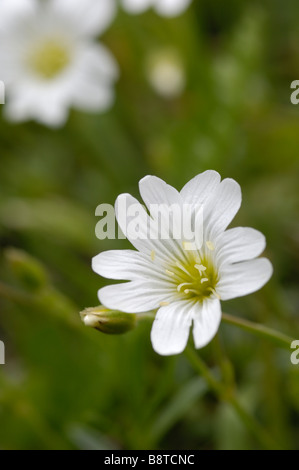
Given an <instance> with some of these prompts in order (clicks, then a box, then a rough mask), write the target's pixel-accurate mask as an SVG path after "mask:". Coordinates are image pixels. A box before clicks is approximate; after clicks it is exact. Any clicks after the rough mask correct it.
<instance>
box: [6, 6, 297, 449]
mask: <svg viewBox="0 0 299 470" xmlns="http://www.w3.org/2000/svg"><path fill="white" fill-rule="evenodd" d="M298 18H299V3H298V1H296V0H286V1H285V2H281V1H278V0H271V1H266V0H265V1H262V2H254V1H249V0H248V1H245V0H243V1H241V0H227V1H226V2H223V1H221V0H217V1H215V0H214V1H212V2H211V1H210V0H194V1H193V4H192V7H191V8H190V9H189V10H188V11H187V12H186V13H185V14H184V15H182V16H180V17H179V18H176V19H165V18H164V19H163V18H161V17H159V16H158V15H156V14H154V13H153V12H150V11H149V12H147V13H146V14H144V15H140V16H130V15H127V14H125V13H124V12H122V11H120V12H119V14H118V16H117V18H116V20H115V22H114V23H113V25H112V27H111V28H110V29H109V31H108V32H107V33H106V34H105V36H104V38H103V41H104V43H105V44H106V45H107V46H108V47H109V48H110V49H111V50H112V52H113V54H114V55H115V57H116V58H117V61H118V63H119V65H120V69H121V78H120V80H119V82H118V84H117V88H116V102H115V105H114V107H113V108H112V109H111V111H109V112H108V113H106V114H103V115H87V114H82V113H77V112H72V113H71V116H70V119H69V121H68V123H67V125H66V126H65V127H64V128H63V129H61V130H50V129H47V128H45V127H42V126H40V125H38V124H34V123H26V124H24V125H11V124H9V123H8V122H6V121H5V120H4V119H2V118H1V123H0V139H1V153H0V169H1V171H0V243H1V248H2V250H1V264H0V276H1V282H0V309H1V310H0V339H2V340H3V341H5V344H6V365H3V366H0V423H1V426H0V448H1V449H140V448H143V449H256V448H257V449H259V448H262V447H263V446H262V444H261V442H259V441H258V439H256V437H255V436H254V435H253V434H252V433H251V432H250V430H248V429H247V428H246V426H244V424H243V423H242V422H241V421H240V420H239V417H238V416H237V415H236V414H235V413H234V411H233V410H232V409H231V408H230V406H229V405H228V404H227V403H225V402H220V401H218V400H217V399H216V398H215V396H214V395H213V394H212V393H211V392H210V391H209V389H208V388H207V386H206V384H205V382H204V381H203V379H202V378H201V377H198V376H196V374H195V373H194V371H193V370H192V368H191V366H190V364H189V363H188V360H187V359H186V357H185V356H184V355H181V356H176V357H166V358H162V357H159V356H158V355H157V354H155V353H154V351H153V350H152V347H151V344H150V338H149V332H150V328H151V325H150V322H149V323H145V324H143V325H141V326H140V327H138V328H137V329H136V330H134V331H133V332H131V333H128V334H126V335H123V336H115V337H114V336H113V337H112V336H104V335H102V334H101V333H98V332H96V331H94V330H89V329H88V328H86V327H84V325H83V324H81V322H80V318H79V311H80V310H82V309H83V308H85V307H89V306H93V305H97V303H98V300H97V289H98V288H99V287H101V286H102V285H105V280H103V279H101V278H100V277H99V276H97V275H95V274H94V273H93V272H92V270H91V267H90V261H91V257H92V256H94V255H96V254H97V253H98V252H100V251H102V250H106V249H119V248H122V247H128V246H129V245H128V243H127V242H126V241H117V240H115V241H113V240H112V241H111V240H110V241H100V240H97V239H96V237H95V234H94V229H95V225H96V222H97V218H96V217H95V215H94V213H95V208H96V206H97V205H98V204H100V203H103V202H105V203H114V200H115V198H116V196H117V195H118V194H119V193H121V192H131V193H132V194H134V195H135V196H138V180H139V179H140V178H142V177H143V176H144V175H146V174H155V175H157V176H159V177H162V178H164V179H166V180H167V182H168V183H170V184H173V185H174V186H176V187H178V188H180V187H182V186H183V185H184V184H185V183H186V182H187V181H188V180H189V179H190V178H192V177H193V176H195V175H196V174H198V173H200V172H202V171H204V170H206V169H215V170H217V171H219V172H220V173H221V175H222V177H232V178H234V179H236V180H237V181H238V182H239V183H240V184H241V186H242V191H243V205H242V208H241V211H240V213H239V214H238V215H237V217H236V219H235V221H234V225H244V226H252V227H255V228H256V229H259V230H261V231H262V232H263V233H264V234H265V235H266V237H267V242H268V245H267V251H266V256H268V257H269V258H270V259H271V261H272V262H273V265H274V276H273V278H272V279H271V281H270V282H269V284H268V285H267V286H266V287H265V288H263V289H262V290H261V291H259V292H257V293H254V294H252V295H250V296H248V297H245V298H241V299H236V300H234V301H230V302H226V303H224V304H223V308H224V311H225V312H227V313H231V314H235V315H238V316H241V317H244V318H247V319H250V320H253V321H256V322H261V323H263V324H267V325H269V326H271V327H273V328H276V329H277V330H279V331H281V332H285V333H287V334H289V335H291V336H292V337H293V338H295V339H299V326H298V318H299V317H298V315H299V314H298V304H299V292H298V287H297V281H298V277H299V272H298V261H299V258H298V245H299V226H298V218H297V214H298V212H297V211H298V169H299V159H298V155H299V150H298V137H299V105H298V107H296V106H294V105H292V104H291V103H290V94H291V90H290V83H291V81H293V80H295V79H299V46H298V44H299V37H298V36H299V33H298ZM169 48H171V50H173V51H175V53H176V54H177V56H178V57H180V60H181V63H182V67H183V69H184V72H185V74H186V88H185V90H184V92H183V93H182V94H181V96H178V97H175V98H167V99H166V98H163V97H161V96H159V95H158V94H157V93H156V92H155V91H154V90H153V89H152V87H151V86H150V84H149V80H148V76H147V75H148V73H149V72H148V63H149V60H150V57H151V56H152V54H156V53H160V52H161V51H168V50H169ZM20 250H21V251H20ZM220 344H221V346H219V345H220ZM219 347H221V348H223V349H222V351H221V352H220V355H221V356H222V357H223V355H224V354H225V355H226V357H227V358H229V361H230V363H231V366H230V371H231V373H232V369H233V370H234V372H233V374H234V376H235V381H236V387H237V390H238V396H239V397H240V400H241V401H242V403H243V404H244V407H245V408H246V409H247V410H248V412H249V413H251V414H252V416H254V417H255V418H256V419H257V420H258V421H259V422H260V423H261V424H262V426H263V427H264V428H265V429H266V430H268V431H269V433H270V434H271V435H272V437H273V439H274V441H275V447H277V448H279V447H284V448H293V449H294V448H297V449H298V448H299V365H297V366H295V365H292V364H291V362H290V354H291V350H290V352H289V351H287V350H279V349H277V348H275V347H273V346H272V345H271V344H270V343H268V342H266V341H263V340H261V339H258V338H256V337H254V336H251V335H249V334H248V333H245V332H242V331H241V330H238V329H236V328H234V327H231V326H228V325H222V326H221V328H220V333H219V337H218V339H216V340H214V341H213V342H212V343H211V344H210V345H209V346H208V347H206V348H205V349H203V350H201V351H200V352H199V354H200V356H201V357H202V358H203V359H205V361H206V362H207V363H208V365H209V366H210V367H211V368H212V369H213V370H214V371H215V373H217V371H218V363H219V357H218V356H219Z"/></svg>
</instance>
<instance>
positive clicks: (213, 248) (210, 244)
mask: <svg viewBox="0 0 299 470" xmlns="http://www.w3.org/2000/svg"><path fill="white" fill-rule="evenodd" d="M206 245H207V247H208V249H209V250H210V251H214V250H215V245H214V243H213V242H211V241H207V242H206Z"/></svg>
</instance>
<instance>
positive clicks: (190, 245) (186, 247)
mask: <svg viewBox="0 0 299 470" xmlns="http://www.w3.org/2000/svg"><path fill="white" fill-rule="evenodd" d="M183 249H184V250H186V251H194V250H196V247H195V244H194V243H192V242H183Z"/></svg>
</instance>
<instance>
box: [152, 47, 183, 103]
mask: <svg viewBox="0 0 299 470" xmlns="http://www.w3.org/2000/svg"><path fill="white" fill-rule="evenodd" d="M147 75H148V81H149V82H150V84H151V86H152V87H153V89H154V90H155V91H156V92H157V93H158V94H159V95H161V96H163V97H164V98H175V97H177V96H180V95H181V94H182V92H183V91H184V88H185V85H186V74H185V70H184V65H183V63H182V60H181V57H180V56H179V54H178V53H177V51H176V50H171V49H170V50H167V49H166V50H163V49H162V50H160V51H157V52H155V53H152V54H151V55H150V57H149V59H148V66H147Z"/></svg>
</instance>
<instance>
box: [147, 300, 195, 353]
mask: <svg viewBox="0 0 299 470" xmlns="http://www.w3.org/2000/svg"><path fill="white" fill-rule="evenodd" d="M193 308H194V306H193V305H192V303H190V302H188V301H182V300H180V301H177V302H173V303H171V304H169V305H167V306H164V307H161V308H160V309H159V310H158V312H157V315H156V318H155V320H154V323H153V326H152V331H151V341H152V345H153V348H154V350H155V351H156V352H157V353H158V354H161V355H162V356H170V355H172V354H179V353H181V352H182V351H183V350H184V349H185V347H186V345H187V341H188V337H189V331H190V327H191V323H192V314H193Z"/></svg>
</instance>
